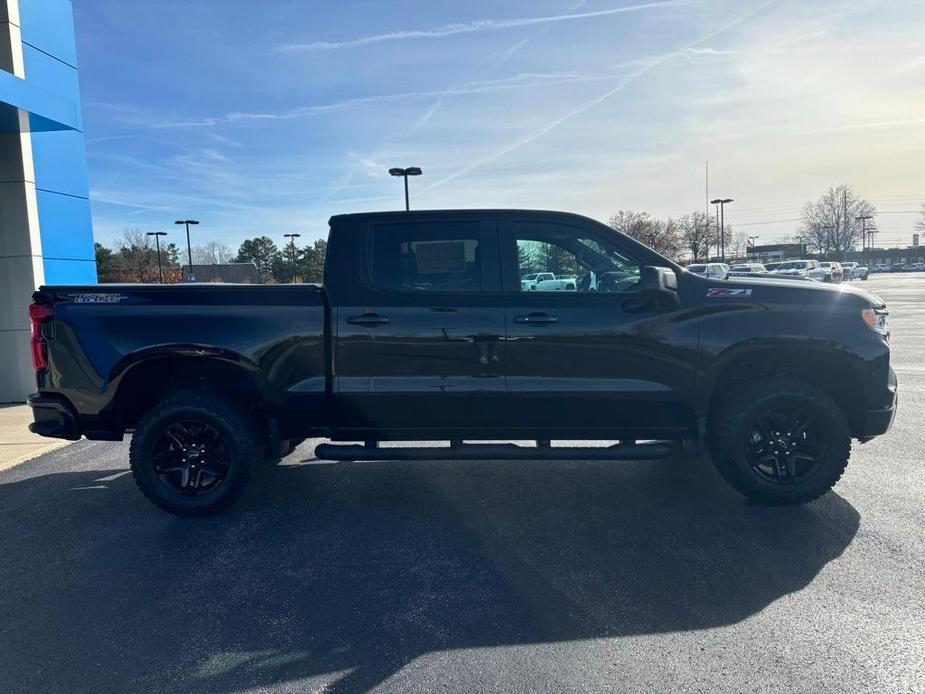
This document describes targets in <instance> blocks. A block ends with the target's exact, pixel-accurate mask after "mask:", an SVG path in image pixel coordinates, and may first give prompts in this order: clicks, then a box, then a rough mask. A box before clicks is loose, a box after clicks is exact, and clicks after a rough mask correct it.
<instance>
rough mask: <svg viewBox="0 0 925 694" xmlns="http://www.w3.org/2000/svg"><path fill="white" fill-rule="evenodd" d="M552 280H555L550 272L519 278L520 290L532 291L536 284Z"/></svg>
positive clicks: (535, 273)
mask: <svg viewBox="0 0 925 694" xmlns="http://www.w3.org/2000/svg"><path fill="white" fill-rule="evenodd" d="M554 279H556V276H555V275H554V274H553V273H551V272H534V273H532V274H529V275H524V276H523V277H521V278H520V288H521V290H522V291H525V292H529V291H533V290H535V289H536V285H537V283H538V282H546V281H548V280H554Z"/></svg>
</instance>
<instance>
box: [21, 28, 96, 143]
mask: <svg viewBox="0 0 925 694" xmlns="http://www.w3.org/2000/svg"><path fill="white" fill-rule="evenodd" d="M22 53H23V68H24V70H25V73H26V82H27V83H28V84H29V86H30V88H32V89H35V90H37V91H39V92H41V93H44V94H54V95H57V96H60V97H63V98H65V99H67V100H69V101H72V102H74V103H75V104H77V103H78V102H79V98H80V84H79V82H78V80H77V70H76V68H73V67H71V66H70V65H67V64H66V63H62V62H61V61H60V60H57V59H55V58H53V57H51V56H50V55H48V54H47V53H43V52H42V51H40V50H37V49H35V48H33V47H32V46H28V45H26V44H23V47H22ZM75 110H76V113H77V122H76V124H75V125H74V127H76V128H77V129H78V130H82V129H83V124H82V123H81V119H80V108H76V109H75Z"/></svg>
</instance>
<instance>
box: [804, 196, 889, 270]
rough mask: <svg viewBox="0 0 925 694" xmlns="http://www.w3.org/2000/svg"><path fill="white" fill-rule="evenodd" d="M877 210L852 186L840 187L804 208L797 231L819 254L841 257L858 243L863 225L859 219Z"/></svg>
mask: <svg viewBox="0 0 925 694" xmlns="http://www.w3.org/2000/svg"><path fill="white" fill-rule="evenodd" d="M876 212H877V208H875V207H874V206H873V204H872V203H870V202H868V201H867V200H865V199H864V198H862V197H861V196H859V195H857V194H856V193H855V192H854V191H853V190H851V187H850V186H848V185H845V184H841V185H838V186H835V187H833V188H830V189H829V190H828V191H827V192H826V193H825V194H824V195H823V196H822V197H820V198H819V199H818V200H817V201H816V202H808V203H806V205H805V206H804V207H803V213H802V215H801V217H802V221H801V223H800V231H801V232H802V235H803V238H804V239H805V242H806V245H807V246H808V247H809V249H810V250H813V251H815V252H817V253H820V254H821V255H823V256H825V255H829V254H838V255H840V256H841V257H844V255H845V253H847V252H848V251H849V250H851V248H853V247H854V245H855V244H856V243H857V242H858V241H859V240H861V235H862V234H861V232H862V229H863V228H864V227H863V223H862V222H861V220H859V219H857V218H858V217H861V216H864V215H872V214H876Z"/></svg>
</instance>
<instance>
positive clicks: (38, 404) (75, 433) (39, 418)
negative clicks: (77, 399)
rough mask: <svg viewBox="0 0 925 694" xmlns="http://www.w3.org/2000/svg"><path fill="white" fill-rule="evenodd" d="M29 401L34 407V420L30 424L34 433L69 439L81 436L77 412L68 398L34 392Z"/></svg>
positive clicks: (30, 405) (30, 428) (74, 439)
mask: <svg viewBox="0 0 925 694" xmlns="http://www.w3.org/2000/svg"><path fill="white" fill-rule="evenodd" d="M27 402H28V404H29V407H31V408H32V418H33V420H34V421H33V422H32V424H30V425H29V431H31V432H32V433H33V434H38V435H39V436H48V437H49V438H53V439H67V440H69V441H76V440H77V439H79V438H80V425H79V424H78V422H77V414H76V413H75V412H74V410H73V408H72V407H71V406H70V404H69V403H68V402H67V401H66V400H64V399H63V398H56V397H50V396H47V395H42V394H41V393H33V394H32V395H30V396H29V399H28V401H27Z"/></svg>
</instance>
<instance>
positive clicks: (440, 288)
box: [368, 221, 498, 294]
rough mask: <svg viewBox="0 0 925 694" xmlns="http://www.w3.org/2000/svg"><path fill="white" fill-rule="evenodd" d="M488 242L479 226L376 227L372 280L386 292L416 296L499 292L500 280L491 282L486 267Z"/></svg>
mask: <svg viewBox="0 0 925 694" xmlns="http://www.w3.org/2000/svg"><path fill="white" fill-rule="evenodd" d="M487 241H489V238H488V237H487V232H486V230H485V228H484V225H483V224H482V223H481V222H479V221H459V222H403V223H387V224H377V225H374V226H373V228H372V239H371V243H370V263H369V273H368V274H369V279H370V281H371V283H372V284H373V285H374V286H376V287H379V288H382V289H389V290H396V291H403V292H413V293H440V294H446V293H478V292H484V291H492V290H494V291H497V285H498V280H497V274H496V272H495V277H494V278H492V274H493V273H492V272H491V269H490V267H491V266H492V264H491V263H490V262H488V263H486V262H483V255H484V254H485V248H486V245H490V244H486V242H487ZM494 267H497V266H496V265H494ZM492 285H494V286H492Z"/></svg>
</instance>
